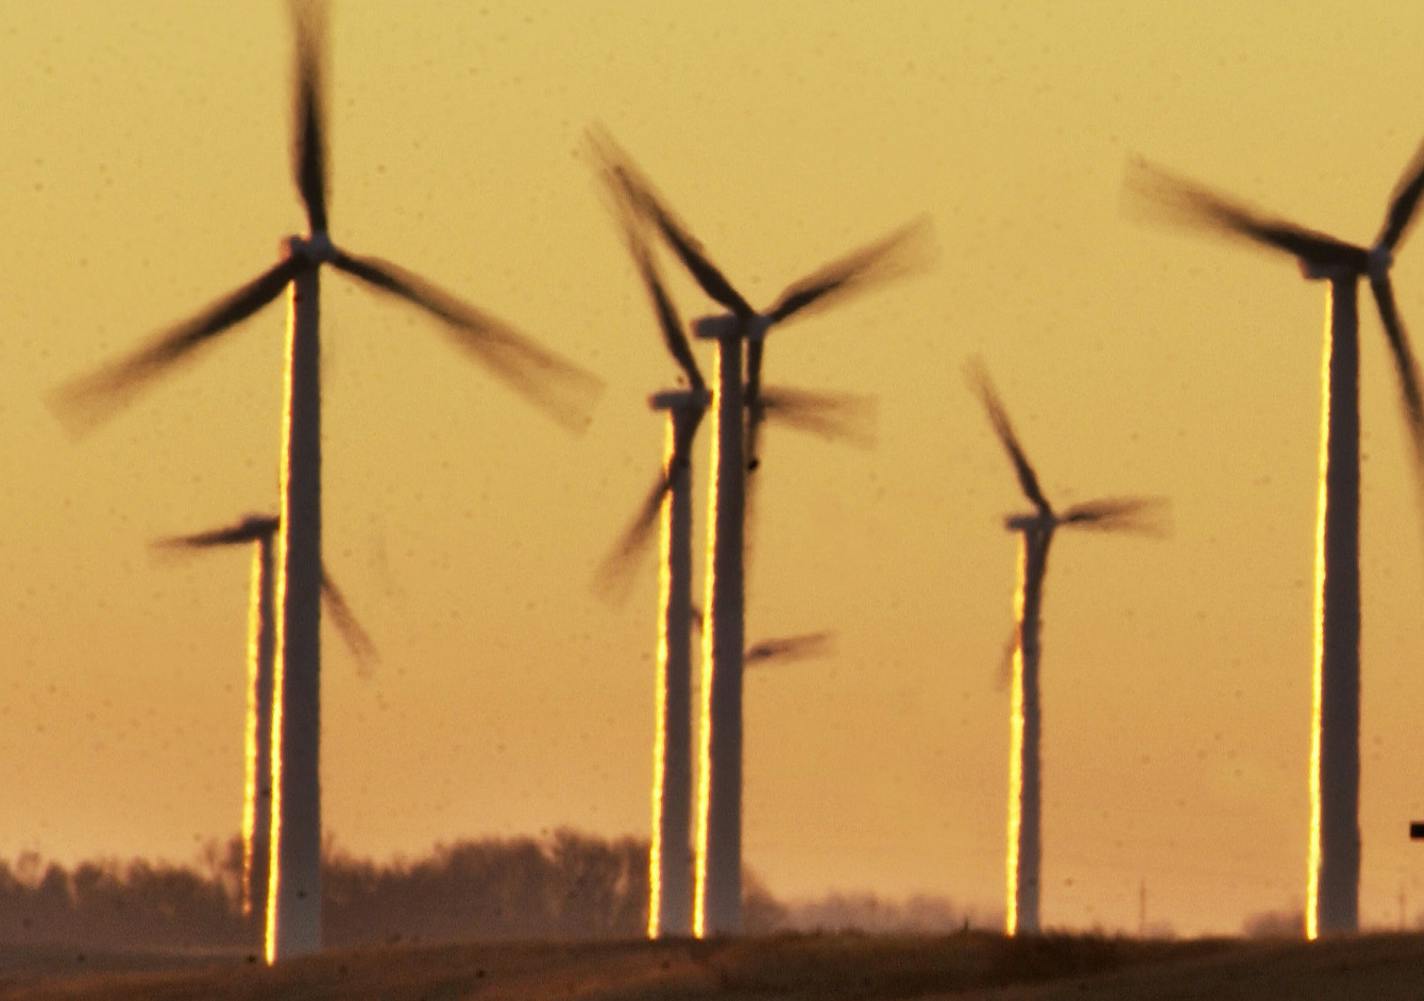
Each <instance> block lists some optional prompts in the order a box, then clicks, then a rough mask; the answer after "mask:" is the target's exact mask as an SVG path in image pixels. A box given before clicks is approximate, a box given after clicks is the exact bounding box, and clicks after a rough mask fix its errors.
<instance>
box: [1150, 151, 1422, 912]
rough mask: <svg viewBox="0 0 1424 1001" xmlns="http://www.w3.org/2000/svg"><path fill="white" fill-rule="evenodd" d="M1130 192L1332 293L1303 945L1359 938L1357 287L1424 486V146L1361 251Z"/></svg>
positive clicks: (1232, 209) (1216, 202) (1187, 186)
mask: <svg viewBox="0 0 1424 1001" xmlns="http://www.w3.org/2000/svg"><path fill="white" fill-rule="evenodd" d="M1132 181H1133V182H1134V183H1135V184H1136V185H1137V186H1138V187H1139V188H1140V189H1141V191H1142V193H1144V194H1145V195H1147V196H1149V197H1154V198H1156V199H1157V200H1158V201H1159V202H1160V203H1163V204H1165V205H1168V206H1170V207H1172V208H1174V209H1176V210H1177V212H1178V214H1180V215H1181V216H1182V217H1183V218H1184V219H1185V221H1188V222H1192V223H1195V224H1197V225H1203V226H1206V227H1208V228H1210V229H1214V230H1217V231H1220V232H1223V233H1226V234H1228V235H1231V236H1236V237H1244V238H1245V239H1248V240H1251V241H1253V242H1254V243H1257V244H1259V245H1262V246H1266V247H1270V248H1273V249H1275V250H1283V251H1285V252H1286V253H1287V254H1290V255H1292V256H1293V257H1295V258H1296V260H1297V262H1298V263H1299V264H1300V270H1301V273H1302V274H1303V275H1304V276H1305V277H1306V278H1307V279H1311V280H1324V281H1326V282H1328V283H1329V285H1328V287H1327V295H1326V327H1325V356H1324V362H1323V365H1322V369H1323V371H1322V379H1321V382H1322V407H1321V409H1322V419H1321V429H1320V433H1321V439H1320V486H1319V493H1318V496H1317V505H1316V539H1315V578H1316V579H1315V584H1316V592H1315V657H1314V664H1313V670H1312V691H1313V699H1312V702H1313V707H1312V714H1311V723H1312V725H1311V744H1310V809H1311V816H1310V852H1309V860H1308V868H1307V874H1306V914H1305V925H1306V937H1307V938H1310V939H1314V938H1317V937H1319V936H1320V935H1322V934H1332V933H1351V932H1355V931H1358V930H1359V925H1360V921H1359V892H1360V824H1359V812H1360V378H1359V351H1360V348H1359V309H1358V283H1359V279H1360V278H1361V277H1367V278H1368V279H1369V282H1370V289H1371V291H1372V292H1373V293H1374V298H1375V303H1376V305H1377V306H1378V308H1379V314H1380V321H1381V322H1382V323H1383V325H1384V332H1385V337H1386V339H1387V340H1388V342H1389V348H1390V354H1391V356H1392V357H1393V359H1394V366H1395V371H1396V372H1397V374H1398V376H1399V385H1400V395H1401V402H1402V403H1403V406H1404V419H1405V425H1406V427H1407V429H1408V431H1409V435H1410V439H1411V442H1412V444H1413V447H1414V459H1415V466H1416V473H1419V474H1424V402H1421V395H1420V382H1419V370H1418V366H1417V365H1416V364H1415V361H1414V356H1413V354H1412V352H1411V351H1410V348H1409V340H1408V338H1407V337H1406V336H1405V333H1404V324H1403V323H1402V322H1401V320H1400V318H1399V311H1398V309H1397V308H1396V306H1395V301H1394V289H1393V287H1392V285H1391V283H1390V279H1389V269H1390V266H1391V265H1392V264H1393V262H1394V252H1395V250H1396V248H1397V247H1398V246H1399V244H1400V241H1401V240H1402V239H1403V237H1404V234H1405V232H1406V231H1407V230H1408V228H1409V224H1410V223H1411V221H1412V220H1413V218H1414V213H1415V209H1416V207H1417V206H1418V204H1419V198H1420V195H1421V193H1424V146H1421V148H1420V150H1419V151H1418V152H1416V153H1415V155H1414V159H1413V161H1412V162H1411V163H1410V164H1409V166H1408V167H1407V169H1406V170H1405V172H1404V175H1403V177H1402V178H1401V179H1400V181H1399V183H1398V184H1397V185H1396V187H1395V189H1394V193H1393V195H1392V196H1391V198H1390V205H1389V210H1388V212H1387V213H1386V215H1385V221H1384V226H1383V227H1382V228H1381V229H1380V233H1379V236H1378V237H1377V238H1376V240H1375V243H1374V246H1372V247H1359V246H1355V245H1354V244H1350V243H1345V242H1343V241H1340V240H1337V239H1335V238H1334V237H1331V236H1326V235H1324V234H1321V233H1317V232H1315V231H1313V230H1308V229H1304V228H1302V227H1300V226H1297V225H1295V224H1294V223H1289V222H1283V221H1280V220H1277V219H1273V218H1269V217H1266V216H1263V215H1260V214H1259V213H1257V212H1255V211H1254V210H1252V209H1248V208H1245V207H1243V206H1241V205H1238V204H1235V203H1233V202H1231V201H1229V200H1227V199H1226V198H1223V197H1222V196H1220V195H1217V194H1215V193H1214V192H1211V191H1208V190H1207V189H1205V188H1203V187H1200V186H1198V185H1196V184H1193V183H1191V182H1188V181H1184V180H1181V179H1179V178H1176V177H1173V176H1171V175H1169V174H1167V173H1165V172H1163V171H1161V170H1159V169H1157V168H1154V167H1151V166H1149V165H1147V164H1145V163H1138V164H1137V165H1136V174H1135V176H1134V177H1133V178H1132Z"/></svg>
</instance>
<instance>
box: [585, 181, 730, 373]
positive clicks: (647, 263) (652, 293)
mask: <svg viewBox="0 0 1424 1001" xmlns="http://www.w3.org/2000/svg"><path fill="white" fill-rule="evenodd" d="M604 178H605V180H606V181H607V182H608V185H609V187H610V188H613V189H614V193H615V196H616V198H617V202H618V205H619V207H620V210H621V211H620V213H619V214H620V216H621V219H620V221H621V223H622V224H623V237H624V240H625V242H626V243H627V244H628V250H629V252H630V253H631V254H632V255H633V262H634V264H635V265H636V266H637V268H638V274H639V275H641V276H642V279H643V286H644V287H645V288H646V289H647V290H648V297H649V298H650V299H651V300H652V302H653V309H654V310H655V311H656V312H657V314H658V327H659V329H660V330H661V331H662V335H663V343H664V344H665V345H666V346H667V349H668V352H669V353H670V354H671V355H672V357H673V361H675V362H677V364H678V367H680V368H681V369H682V371H683V374H684V375H686V376H687V383H688V385H689V386H690V387H691V388H693V389H694V390H699V391H700V390H705V389H706V388H707V382H706V380H704V379H703V378H702V372H701V371H700V370H699V369H698V368H697V359H696V358H694V357H693V355H692V343H691V342H690V341H689V340H688V337H687V330H686V328H685V327H683V325H682V319H681V318H680V317H679V316H678V315H677V308H676V307H675V306H674V305H673V303H672V299H670V298H669V297H668V294H667V290H666V289H665V288H664V287H663V281H662V276H661V275H660V274H658V268H657V265H656V264H655V263H654V262H653V255H652V254H651V253H650V252H649V250H648V244H647V242H646V241H645V240H644V239H643V235H642V233H641V232H639V229H638V221H637V220H636V219H634V218H633V216H632V214H631V211H630V207H629V205H628V203H627V200H626V198H625V197H623V195H622V194H621V193H620V191H619V189H618V182H617V180H616V179H615V178H614V177H613V176H612V174H611V173H610V172H608V171H605V172H604Z"/></svg>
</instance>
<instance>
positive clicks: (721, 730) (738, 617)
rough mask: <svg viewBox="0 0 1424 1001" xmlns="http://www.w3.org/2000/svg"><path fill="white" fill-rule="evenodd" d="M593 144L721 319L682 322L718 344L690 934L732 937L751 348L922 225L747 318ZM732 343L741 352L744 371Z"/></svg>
mask: <svg viewBox="0 0 1424 1001" xmlns="http://www.w3.org/2000/svg"><path fill="white" fill-rule="evenodd" d="M593 141H594V143H595V144H596V145H597V146H598V147H600V148H601V149H602V151H603V155H604V158H605V161H606V162H608V163H610V164H611V165H612V169H613V171H614V173H615V176H616V177H617V179H618V181H619V183H620V184H621V185H622V186H623V189H624V191H625V192H626V194H627V197H628V199H629V201H630V202H631V203H632V204H634V205H635V206H636V207H637V208H638V210H639V211H640V212H641V213H642V214H643V215H644V216H645V217H646V218H648V219H649V220H651V221H652V222H653V224H654V225H656V226H657V227H658V229H659V230H660V231H661V233H662V236H663V238H664V239H665V240H666V241H667V242H668V244H669V245H670V246H671V247H672V249H673V251H674V252H675V253H676V254H677V256H678V257H679V258H680V259H681V260H682V263H683V265H684V266H685V267H686V268H687V269H688V271H690V272H691V273H692V276H693V278H694V279H696V281H697V283H698V284H699V285H700V286H701V287H702V290H703V291H704V292H705V293H707V295H708V296H710V297H711V298H712V299H713V300H715V301H716V302H718V303H720V304H721V305H722V306H724V307H725V308H726V309H728V310H729V313H728V314H723V315H718V316H711V317H704V318H702V319H700V320H697V321H695V322H694V324H693V330H694V333H696V335H697V336H698V337H703V338H708V339H714V340H716V341H717V383H716V391H715V394H714V397H713V399H714V402H715V410H714V413H715V415H716V417H715V423H716V434H715V436H714V443H713V449H712V476H711V479H712V489H711V491H710V494H711V497H710V513H709V517H708V535H709V538H708V549H709V551H710V553H711V573H710V574H709V575H708V581H707V607H708V611H709V619H710V624H709V626H708V628H707V629H706V630H705V631H704V633H703V654H702V665H703V666H702V672H703V675H702V727H701V731H700V735H701V741H702V747H701V755H700V758H701V762H700V764H701V769H700V774H701V785H700V787H699V794H698V802H697V845H696V859H697V875H696V886H695V893H696V902H695V913H694V918H693V933H694V934H695V935H697V936H698V937H699V938H702V937H707V936H714V935H735V934H738V933H740V932H741V930H742V899H741V898H742V889H741V888H742V878H741V869H742V847H741V841H742V837H741V831H742V805H741V797H742V654H743V644H744V636H745V625H744V589H743V573H742V557H743V516H744V511H745V492H744V491H745V473H746V461H745V456H746V454H747V453H746V450H745V448H746V445H747V442H746V441H745V440H744V436H745V428H746V422H745V421H744V419H743V412H742V411H743V407H744V406H749V407H750V408H751V409H752V410H753V412H755V411H756V409H757V407H758V406H759V400H760V379H761V350H762V349H761V344H760V342H761V341H762V340H763V339H764V338H765V337H766V335H767V333H768V331H769V330H770V329H771V328H772V327H773V326H774V325H776V324H779V323H781V322H783V321H785V320H788V319H790V318H791V317H792V316H794V315H796V314H798V313H801V312H802V311H803V310H805V309H807V308H808V307H811V306H812V305H816V306H824V305H826V304H828V303H830V302H831V301H833V300H834V299H836V298H838V297H842V296H844V295H845V294H847V293H849V292H850V291H852V290H854V289H858V288H863V287H865V286H867V285H869V284H871V283H872V282H873V281H876V280H881V279H885V278H888V277H891V276H893V275H898V274H901V273H904V272H905V271H907V270H910V269H911V268H912V267H913V266H914V265H915V264H917V263H918V262H919V260H920V255H919V254H918V253H917V251H918V249H919V241H920V238H923V237H924V236H925V234H926V232H927V226H926V224H924V223H923V222H921V223H917V224H913V225H911V226H907V227H905V228H904V229H901V230H899V231H897V232H896V233H894V234H892V235H891V236H889V237H887V238H885V239H883V240H881V241H879V242H878V243H876V244H874V245H872V246H870V247H867V248H865V249H863V250H861V251H858V252H856V253H853V254H850V255H848V256H847V257H844V258H842V259H840V260H838V261H835V262H833V263H832V264H830V265H827V266H826V267H824V268H822V269H820V270H819V271H816V272H815V273H813V274H811V275H809V276H808V277H806V278H804V279H802V280H801V281H798V282H795V283H794V284H792V285H791V286H789V287H788V288H787V289H786V291H784V292H783V293H782V294H781V297H780V299H779V300H778V301H777V303H776V304H775V305H774V306H772V307H771V308H770V309H769V310H767V311H766V312H757V311H756V310H755V309H753V308H752V307H751V305H750V304H749V303H748V302H747V301H746V299H744V298H743V297H742V296H741V294H740V293H739V292H737V290H736V289H734V288H733V287H732V285H731V284H730V283H729V282H728V281H727V279H726V278H724V277H723V276H722V273H721V272H720V271H718V270H717V269H716V268H715V267H714V266H713V265H712V264H711V263H710V262H709V261H708V259H707V257H706V255H705V254H704V252H703V250H702V247H701V245H700V244H699V243H698V242H697V241H696V240H695V239H693V237H692V236H691V235H689V233H688V231H687V230H686V229H685V228H684V227H683V225H682V224H681V223H680V222H679V221H677V219H676V218H675V217H674V216H673V214H672V213H671V211H669V210H668V209H667V208H666V206H665V204H664V203H663V202H662V201H661V200H660V199H659V198H658V196H657V195H656V194H655V193H654V191H653V188H652V186H651V185H650V184H649V183H648V182H647V181H646V180H645V179H644V178H643V177H642V176H641V174H640V173H639V172H638V170H637V168H636V167H634V166H633V164H632V162H631V161H630V160H629V159H628V158H627V157H626V156H625V155H624V154H623V153H622V151H621V150H619V149H618V148H617V147H616V146H615V145H614V144H613V142H612V140H611V139H609V138H608V137H607V136H602V135H595V136H594V137H593ZM743 341H747V342H748V343H749V345H750V347H749V349H748V350H749V354H748V360H747V361H748V366H749V368H748V370H747V371H746V372H745V373H744V372H743V359H742V342H743ZM744 379H745V388H746V393H745V395H744V394H743V380H744Z"/></svg>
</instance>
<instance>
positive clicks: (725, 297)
mask: <svg viewBox="0 0 1424 1001" xmlns="http://www.w3.org/2000/svg"><path fill="white" fill-rule="evenodd" d="M588 137H589V145H590V146H591V147H592V148H593V151H594V155H596V156H597V157H598V158H599V159H600V160H601V161H602V162H603V163H604V165H605V167H606V169H607V170H608V171H609V174H610V175H611V177H612V178H613V179H614V181H615V182H616V183H617V184H618V186H619V187H620V188H621V189H622V191H623V193H624V197H626V198H627V199H628V202H629V203H630V204H631V205H633V206H634V207H635V208H636V209H637V210H638V211H639V212H640V213H642V214H643V215H644V216H646V217H647V218H648V219H649V220H651V221H652V222H653V224H654V225H656V226H657V227H658V229H659V231H661V233H662V234H663V239H665V240H667V242H668V245H669V246H671V247H672V249H673V251H674V252H675V253H676V254H677V256H678V258H679V259H680V260H681V261H682V263H683V266H684V267H685V268H687V270H688V271H689V272H690V273H691V274H692V277H693V278H694V279H696V281H697V284H698V285H700V286H701V287H702V291H703V292H705V293H707V295H708V297H709V298H711V299H712V300H713V301H715V302H718V303H720V304H721V305H722V306H724V307H725V308H726V309H728V310H730V311H731V312H732V313H734V314H736V315H737V316H740V317H743V318H746V317H751V316H755V315H756V310H754V309H752V307H751V305H750V304H749V303H748V302H747V301H746V299H744V298H742V295H741V293H740V292H738V291H737V290H736V289H735V288H733V287H732V283H731V282H729V281H727V279H726V277H725V276H723V274H722V272H720V271H718V270H717V268H716V266H715V265H713V263H712V262H711V261H710V260H709V259H708V257H707V252H706V251H705V250H704V249H703V247H702V244H701V243H699V242H698V241H697V240H696V238H694V237H693V236H692V234H691V233H690V232H689V231H688V229H687V227H686V226H684V225H683V224H682V223H681V222H680V221H678V219H677V217H676V216H675V215H673V213H672V211H671V210H670V209H669V208H668V207H667V205H666V204H665V203H664V202H663V201H662V199H661V198H660V197H659V196H658V195H657V193H656V192H655V191H654V189H653V186H652V184H651V183H649V181H648V180H647V178H645V177H644V176H643V174H642V172H641V171H639V170H638V168H637V167H636V166H635V165H634V164H633V161H632V160H631V159H630V158H629V157H628V156H627V155H626V154H625V153H624V152H623V151H622V149H620V148H619V147H618V144H617V143H615V142H614V141H613V139H612V137H610V136H609V135H608V133H607V132H605V131H603V130H602V129H597V128H595V129H590V130H589V133H588Z"/></svg>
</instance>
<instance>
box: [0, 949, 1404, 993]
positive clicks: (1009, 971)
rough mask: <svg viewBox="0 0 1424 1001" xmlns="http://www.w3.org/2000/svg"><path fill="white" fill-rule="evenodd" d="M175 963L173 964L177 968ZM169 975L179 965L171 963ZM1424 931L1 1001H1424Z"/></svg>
mask: <svg viewBox="0 0 1424 1001" xmlns="http://www.w3.org/2000/svg"><path fill="white" fill-rule="evenodd" d="M169 964H174V965H173V966H170V965H169ZM165 966H168V967H169V968H162V967H165ZM1421 996H1424V936H1420V935H1381V936H1368V937H1363V938H1358V939H1351V940H1342V941H1332V942H1322V943H1316V944H1313V945H1309V944H1306V943H1303V942H1260V941H1240V940H1224V939H1217V940H1199V941H1187V942H1140V941H1134V940H1127V939H1104V938H1094V937H1078V936H1071V937H1070V936H1046V937H1043V938H1039V939H1027V940H1016V941H1012V940H1007V939H1004V938H1003V937H1001V936H998V935H991V934H987V933H981V932H969V933H964V934H957V935H950V936H940V937H933V938H931V937H916V938H906V937H871V936H864V935H824V936H822V935H795V936H779V937H772V938H762V939H744V940H740V941H732V942H716V943H697V942H674V943H647V942H631V943H582V944H533V943H525V944H520V943H497V944H486V945H444V946H418V945H410V946H389V947H380V948H365V949H359V950H351V951H344V952H335V953H331V954H328V955H324V956H320V957H316V958H312V959H307V960H302V961H299V962H292V963H289V964H285V965H283V966H282V967H280V968H278V969H272V970H269V969H264V968H262V967H260V966H256V965H253V964H251V963H248V962H246V961H245V960H244V958H243V957H241V956H229V957H212V956H209V957H206V958H204V957H197V956H193V955H191V954H189V955H185V956H170V957H166V958H165V957H160V956H156V955H150V956H146V957H145V956H133V955H129V956H126V957H119V956H117V955H112V954H110V955H86V956H85V957H83V959H82V960H81V959H80V958H79V957H78V956H70V955H66V954H61V953H56V952H51V953H44V952H43V951H42V950H36V949H33V948H31V949H28V950H24V951H11V952H8V953H0V999H5V1001H9V999H19V998H27V999H28V998H33V999H60V998H63V999H66V1001H99V999H114V1001H129V999H132V1001H139V999H143V1001H176V999H180V998H181V999H186V998H195V999H196V998H204V999H212V1001H238V999H243V1001H249V999H250V1001H259V999H261V1001H267V999H291V1001H327V999H331V1001H335V999H358V1001H359V999H366V998H370V999H383V1001H460V999H466V998H470V999H479V1001H506V999H507V1001H514V999H518V1001H546V999H548V1001H553V999H559V1001H570V999H573V1001H655V999H664V998H666V999H674V998H676V999H681V998H688V999H699V998H707V999H712V998H733V999H738V1001H752V999H768V1001H771V999H776V1001H802V999H804V1001H812V999H815V1001H839V999H847V1001H849V999H866V1001H870V999H887V1001H888V999H895V1001H900V999H906V1001H908V999H911V998H913V999H932V998H944V999H971V998H995V999H1000V1001H1029V999H1032V1001H1060V999H1068V998H1073V999H1107V998H1112V999H1143V1001H1147V999H1151V1001H1176V999H1183V1001H1185V999H1196V998H1212V999H1221V1001H1235V999H1248V998H1250V999H1254V998H1268V999H1273V1001H1275V999H1285V998H1292V999H1295V998H1301V999H1321V1001H1326V999H1332V1001H1333V999H1361V1001H1363V999H1371V1001H1393V999H1405V998H1408V999H1417V998H1419V997H1421Z"/></svg>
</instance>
